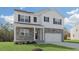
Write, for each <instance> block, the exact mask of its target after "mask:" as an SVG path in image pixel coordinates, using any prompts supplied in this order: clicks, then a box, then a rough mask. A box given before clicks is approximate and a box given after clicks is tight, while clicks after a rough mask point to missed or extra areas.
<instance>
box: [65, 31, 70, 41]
mask: <svg viewBox="0 0 79 59" xmlns="http://www.w3.org/2000/svg"><path fill="white" fill-rule="evenodd" d="M64 39H65V40H68V39H70V32H69V31H68V30H67V29H64Z"/></svg>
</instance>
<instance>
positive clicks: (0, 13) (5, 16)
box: [0, 7, 79, 30]
mask: <svg viewBox="0 0 79 59" xmlns="http://www.w3.org/2000/svg"><path fill="white" fill-rule="evenodd" d="M47 8H48V7H26V8H25V7H0V24H4V23H6V22H11V23H13V19H11V18H12V16H13V13H14V9H21V10H26V11H32V12H37V11H40V10H42V9H47ZM56 10H57V11H58V12H59V13H61V14H62V15H63V16H64V17H65V21H64V22H66V23H65V25H64V27H65V28H67V29H68V30H69V29H71V28H72V27H73V26H74V23H73V22H75V24H76V23H77V22H78V15H79V8H78V7H58V8H56ZM76 18H77V19H76ZM73 19H74V20H73Z"/></svg>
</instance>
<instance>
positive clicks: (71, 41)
mask: <svg viewBox="0 0 79 59" xmlns="http://www.w3.org/2000/svg"><path fill="white" fill-rule="evenodd" d="M65 42H70V43H79V40H65Z"/></svg>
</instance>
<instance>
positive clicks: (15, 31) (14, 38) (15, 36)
mask: <svg viewBox="0 0 79 59" xmlns="http://www.w3.org/2000/svg"><path fill="white" fill-rule="evenodd" d="M15 41H16V26H14V42H15Z"/></svg>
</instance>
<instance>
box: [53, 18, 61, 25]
mask: <svg viewBox="0 0 79 59" xmlns="http://www.w3.org/2000/svg"><path fill="white" fill-rule="evenodd" d="M53 24H59V25H61V24H62V19H60V20H59V19H56V18H53Z"/></svg>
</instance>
